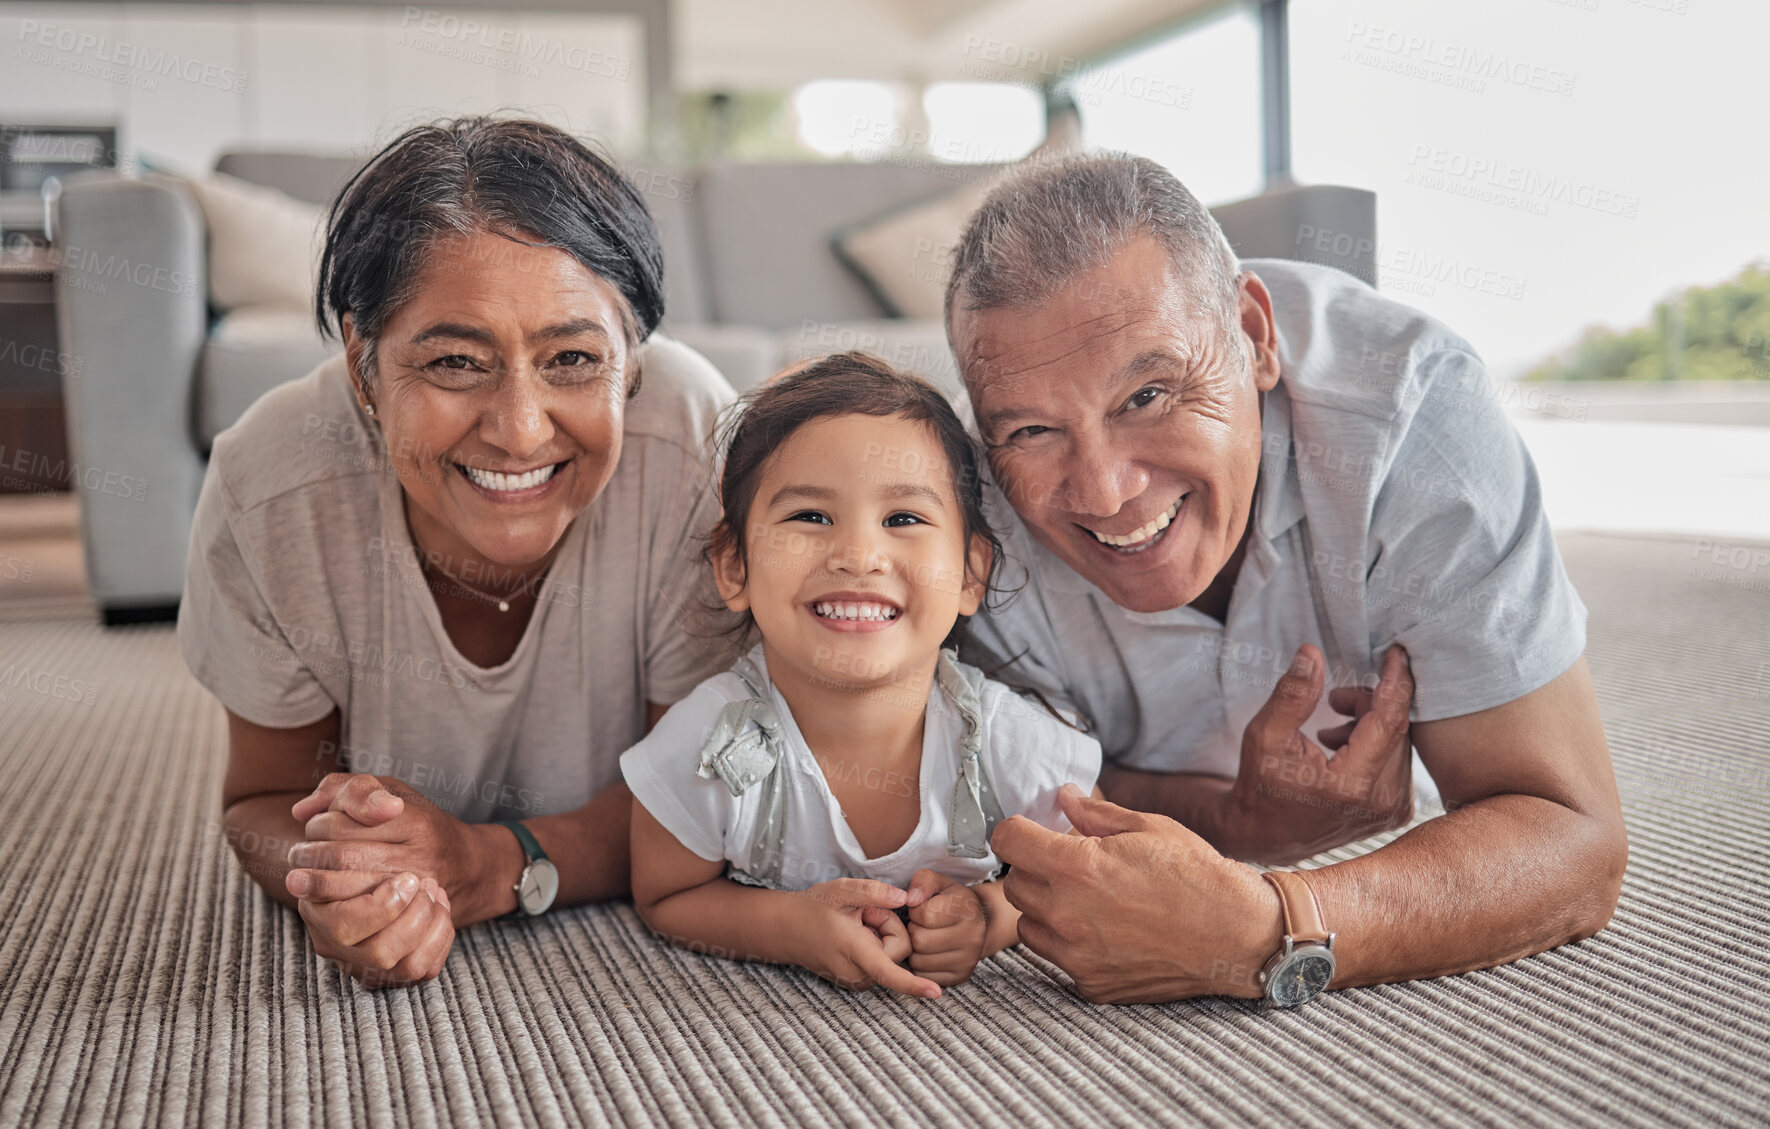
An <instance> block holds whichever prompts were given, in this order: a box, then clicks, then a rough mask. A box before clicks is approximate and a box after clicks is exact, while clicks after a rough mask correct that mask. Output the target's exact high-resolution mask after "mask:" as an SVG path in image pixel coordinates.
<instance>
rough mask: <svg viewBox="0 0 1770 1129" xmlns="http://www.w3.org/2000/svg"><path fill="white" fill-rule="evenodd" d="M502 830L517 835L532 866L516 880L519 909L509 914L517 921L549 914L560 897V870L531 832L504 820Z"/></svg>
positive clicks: (499, 821) (514, 821) (517, 839)
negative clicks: (522, 915) (519, 916)
mask: <svg viewBox="0 0 1770 1129" xmlns="http://www.w3.org/2000/svg"><path fill="white" fill-rule="evenodd" d="M497 822H498V825H499V826H500V827H508V828H510V830H511V831H512V832H513V833H515V835H516V841H517V842H518V843H521V844H522V853H523V854H524V855H526V856H528V860H529V862H528V865H527V866H525V867H523V868H522V877H521V878H518V879H517V880H516V887H515V889H516V908H515V909H513V910H511V911H510V912H509V913H507V914H505V915H504V916H505V917H515V916H517V915H518V914H526V915H528V916H529V917H534V916H536V915H538V914H543V913H546V912H547V908H548V907H549V906H551V905H552V904H553V899H554V898H555V897H556V896H557V895H558V894H559V868H558V867H556V866H554V865H553V862H552V860H550V859H549V858H548V857H547V852H546V851H543V850H542V849H541V844H540V843H538V842H536V841H535V837H534V835H533V834H532V833H530V831H529V829H528V828H526V827H524V826H523V825H522V824H521V823H518V822H517V821H516V820H514V819H500V820H498V821H497Z"/></svg>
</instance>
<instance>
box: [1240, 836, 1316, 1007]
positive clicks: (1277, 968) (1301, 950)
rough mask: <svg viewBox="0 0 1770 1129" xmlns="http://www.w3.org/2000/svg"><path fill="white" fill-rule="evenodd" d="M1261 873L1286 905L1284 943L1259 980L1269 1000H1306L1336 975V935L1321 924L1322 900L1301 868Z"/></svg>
mask: <svg viewBox="0 0 1770 1129" xmlns="http://www.w3.org/2000/svg"><path fill="white" fill-rule="evenodd" d="M1260 877H1262V878H1264V879H1266V881H1268V882H1270V883H1272V888H1273V889H1275V890H1277V891H1278V901H1279V904H1280V905H1281V906H1282V907H1283V909H1284V944H1283V945H1282V946H1280V948H1279V950H1278V952H1276V953H1273V954H1272V959H1271V960H1269V961H1267V962H1266V967H1264V968H1262V969H1261V970H1260V973H1259V978H1258V980H1257V981H1256V982H1257V983H1258V984H1259V985H1260V987H1261V988H1263V989H1265V992H1266V1002H1267V1003H1269V1004H1273V1005H1275V1006H1277V1007H1296V1006H1297V1005H1298V1004H1306V1003H1308V1002H1309V1001H1310V1000H1313V999H1314V998H1315V997H1317V996H1319V995H1321V993H1322V992H1323V991H1325V990H1326V989H1327V986H1328V983H1329V982H1330V981H1332V980H1333V978H1334V935H1333V934H1332V933H1329V932H1328V929H1327V926H1326V925H1324V924H1322V920H1321V903H1320V902H1318V901H1316V900H1315V891H1314V890H1313V889H1311V888H1310V886H1309V882H1308V880H1307V879H1305V878H1304V877H1303V875H1302V874H1301V873H1300V872H1298V871H1295V870H1268V871H1266V872H1265V873H1264V874H1262V875H1260Z"/></svg>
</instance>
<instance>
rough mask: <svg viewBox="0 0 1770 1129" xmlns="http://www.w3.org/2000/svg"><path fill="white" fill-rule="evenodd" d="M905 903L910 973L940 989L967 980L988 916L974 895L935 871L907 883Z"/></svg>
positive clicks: (980, 955) (977, 958)
mask: <svg viewBox="0 0 1770 1129" xmlns="http://www.w3.org/2000/svg"><path fill="white" fill-rule="evenodd" d="M918 897H920V898H921V899H923V900H921V901H920V903H919V904H918V901H917V899H918ZM909 904H910V905H911V907H912V908H911V909H910V949H911V952H910V970H911V971H913V972H918V973H920V974H921V975H923V976H926V977H927V978H928V979H930V980H932V981H934V982H935V983H936V984H939V985H940V986H941V987H943V988H950V987H952V986H953V985H954V984H962V983H964V982H965V981H966V980H969V979H970V978H971V970H972V969H974V968H976V967H977V962H978V961H980V960H982V959H983V950H984V942H985V940H986V937H987V934H988V932H989V913H988V911H987V910H986V909H985V907H984V904H983V899H982V898H980V897H978V895H977V891H976V890H973V889H972V888H971V887H969V886H967V885H965V884H964V883H963V882H960V881H958V880H957V879H955V878H950V877H948V876H947V875H944V874H941V873H939V872H938V871H933V870H918V871H916V874H915V877H913V878H911V879H910V903H909Z"/></svg>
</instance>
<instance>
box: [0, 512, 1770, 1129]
mask: <svg viewBox="0 0 1770 1129" xmlns="http://www.w3.org/2000/svg"><path fill="white" fill-rule="evenodd" d="M1693 548H1694V546H1693V544H1692V543H1691V542H1676V541H1665V542H1651V541H1639V540H1637V541H1624V540H1609V539H1603V538H1597V537H1589V536H1587V537H1571V538H1568V539H1566V540H1565V542H1564V549H1565V551H1566V554H1567V558H1568V562H1569V567H1570V568H1571V570H1572V571H1573V573H1574V576H1575V579H1576V580H1577V582H1578V583H1579V585H1580V588H1581V591H1582V592H1583V593H1584V595H1585V598H1586V600H1587V602H1588V604H1589V605H1590V606H1591V608H1592V625H1591V661H1592V666H1593V669H1594V672H1595V674H1596V677H1597V680H1598V684H1599V687H1600V689H1601V691H1602V697H1603V706H1604V711H1605V717H1606V721H1607V724H1608V726H1609V731H1610V736H1611V743H1612V748H1613V750H1614V752H1615V756H1616V760H1617V764H1618V772H1619V776H1620V779H1621V783H1622V788H1623V795H1624V801H1625V804H1626V806H1627V812H1628V817H1629V822H1630V827H1631V829H1632V832H1633V837H1634V838H1633V842H1634V853H1633V859H1632V863H1631V866H1630V873H1629V877H1628V880H1627V883H1626V885H1625V887H1624V890H1623V896H1622V903H1621V906H1620V908H1619V909H1618V911H1617V914H1616V919H1615V921H1614V923H1613V924H1612V925H1611V927H1610V928H1609V929H1608V930H1606V931H1605V932H1604V933H1602V934H1601V935H1599V936H1598V937H1597V938H1594V939H1593V940H1591V941H1587V942H1584V943H1582V944H1579V945H1574V946H1569V947H1566V948H1563V949H1559V950H1556V951H1554V952H1550V953H1547V954H1544V955H1542V956H1539V957H1536V958H1533V959H1530V960H1526V961H1521V962H1519V963H1517V964H1514V965H1511V966H1508V967H1505V968H1500V969H1495V970H1491V971H1487V972H1480V973H1474V974H1470V975H1466V976H1459V977H1452V978H1448V979H1443V980H1438V981H1432V982H1425V983H1416V984H1407V985H1391V986H1385V987H1380V988H1370V989H1355V990H1349V991H1341V992H1334V993H1330V994H1329V995H1328V996H1327V997H1324V999H1323V1000H1322V1001H1320V1002H1319V1003H1317V1004H1316V1005H1314V1006H1312V1007H1309V1008H1307V1009H1304V1010H1301V1011H1297V1012H1281V1013H1271V1012H1267V1011H1264V1010H1261V1009H1259V1008H1256V1007H1251V1006H1244V1005H1243V1004H1241V1003H1238V1002H1225V1001H1216V1000H1206V1001H1199V1002H1192V1003H1183V1004H1175V1005H1170V1006H1164V1007H1138V1008H1109V1007H1093V1006H1089V1005H1087V1004H1083V1003H1080V1002H1078V1001H1077V1000H1076V999H1075V997H1073V996H1072V995H1071V994H1070V993H1069V991H1068V990H1067V988H1066V987H1065V986H1064V984H1063V983H1062V981H1061V977H1060V975H1057V976H1054V975H1053V970H1052V969H1050V968H1049V967H1048V966H1046V965H1044V964H1043V963H1042V962H1040V961H1038V960H1037V959H1036V958H1033V957H1031V956H1030V955H1028V954H1026V953H1025V951H1024V950H1020V949H1015V950H1010V951H1009V952H1008V953H1006V954H1004V955H1002V956H1000V957H998V958H996V959H994V960H992V961H990V962H988V963H987V964H986V965H985V966H984V967H983V968H981V969H980V970H979V972H978V974H977V976H976V978H975V979H974V980H973V981H972V983H971V984H969V985H967V986H965V987H962V988H959V989H956V990H954V991H952V992H950V993H949V994H948V996H947V997H946V998H945V999H943V1000H941V1001H938V1002H936V1003H932V1004H930V1003H926V1002H912V1001H907V1000H902V999H898V998H894V997H889V996H885V995H883V994H874V995H870V996H855V995H850V994H848V993H844V992H841V991H838V990H836V989H833V988H830V987H828V986H826V985H824V984H823V983H822V982H820V981H818V980H816V979H815V978H813V977H811V976H810V975H808V974H802V973H799V972H796V971H792V970H788V969H780V968H763V967H756V966H749V965H739V964H733V963H727V962H724V961H720V960H715V959H709V958H703V957H698V956H694V955H692V954H689V953H686V952H683V951H681V950H679V949H673V948H669V947H666V946H664V945H661V944H659V943H658V942H656V941H654V940H653V939H652V938H651V937H650V936H649V935H648V934H647V933H646V931H645V930H644V928H643V927H642V926H641V924H640V923H639V921H638V919H637V918H636V917H635V916H634V914H633V912H632V910H631V909H630V908H629V907H627V906H625V905H621V906H613V907H603V908H587V909H577V910H568V911H564V912H560V913H557V914H554V915H552V916H550V917H549V918H547V919H545V920H542V921H540V922H539V923H527V922H524V923H493V924H490V925H487V926H481V927H477V928H474V929H471V930H468V931H467V932H466V933H464V934H463V935H462V936H461V937H460V938H459V940H458V941H457V944H456V947H455V950H454V952H453V954H452V955H451V956H450V958H449V964H448V969H447V972H446V973H445V974H444V976H443V977H442V978H441V979H440V980H438V981H436V982H434V983H431V984H427V985H424V986H423V987H420V988H416V989H408V990H401V991H392V992H383V993H371V992H366V991H361V990H358V989H357V988H355V987H354V986H353V985H352V984H351V982H349V981H348V980H347V979H345V978H343V977H342V976H340V975H339V974H338V973H336V972H335V971H334V970H333V969H332V967H331V966H329V965H328V964H326V963H325V962H323V961H320V960H318V959H317V958H316V957H315V956H314V955H313V953H312V951H311V949H310V948H309V946H308V944H307V941H306V939H305V936H304V934H303V931H302V928H301V924H300V921H299V919H298V918H297V917H296V915H295V914H294V913H292V912H290V911H287V910H284V909H282V908H280V907H279V906H277V905H276V904H275V903H273V902H271V901H270V900H269V898H267V897H265V896H264V895H262V894H261V893H259V892H258V890H257V889H256V887H254V886H253V885H252V884H251V883H250V882H249V881H248V880H247V879H246V877H245V875H244V874H243V873H242V871H241V870H240V868H239V866H238V864H237V863H235V861H234V860H233V858H232V856H231V854H230V853H229V852H228V850H227V847H226V844H225V842H224V841H223V840H222V838H221V836H220V835H219V833H218V829H217V824H216V819H215V816H216V808H217V803H216V796H217V792H218V789H219V784H220V769H221V762H222V755H223V727H222V717H221V711H220V709H219V707H218V706H217V705H216V704H215V703H214V702H213V701H212V700H210V699H209V698H208V696H207V695H206V694H205V693H204V692H203V691H202V690H201V689H200V688H199V687H198V686H197V685H196V684H195V683H194V682H192V681H191V679H190V678H189V677H188V676H187V675H186V673H185V671H184V668H183V665H182V663H181V662H180V661H179V657H178V653H177V648H176V646H175V644H174V640H173V637H172V634H171V631H170V630H169V629H167V628H164V627H154V628H130V629H123V630H116V631H110V632H103V631H101V630H100V629H99V628H98V627H96V626H95V625H94V624H93V623H92V622H91V621H90V620H89V619H88V618H84V617H79V616H71V615H70V613H69V612H68V611H66V610H65V609H64V610H58V609H56V608H54V607H38V608H36V609H34V610H33V609H31V608H29V607H27V606H24V605H14V606H12V607H9V608H7V609H5V610H0V617H3V621H0V780H4V782H5V783H4V784H3V785H0V788H3V789H4V790H3V792H0V1126H12V1125H19V1124H25V1125H39V1124H41V1125H113V1124H121V1125H137V1124H143V1123H151V1124H161V1125H184V1124H229V1125H234V1124H238V1125H254V1126H257V1125H293V1126H364V1125H367V1126H384V1125H470V1124H475V1123H480V1122H495V1123H498V1124H506V1125H518V1124H538V1125H549V1126H575V1125H598V1126H600V1125H651V1124H697V1123H704V1124H715V1125H781V1126H791V1125H815V1124H830V1123H843V1124H862V1125H894V1126H921V1125H928V1124H933V1125H941V1126H948V1125H953V1126H957V1125H977V1124H988V1125H1013V1126H1020V1125H1038V1126H1044V1125H1049V1126H1069V1125H1122V1126H1142V1125H1152V1124H1157V1125H1308V1126H1342V1125H1360V1124H1407V1125H1496V1126H1512V1125H1594V1126H1607V1127H1608V1126H1618V1125H1643V1126H1645V1125H1687V1126H1700V1127H1705V1129H1706V1127H1709V1126H1716V1125H1754V1124H1756V1125H1762V1124H1764V1123H1765V1121H1766V1110H1767V1107H1770V1105H1767V1104H1770V1077H1767V1074H1770V1067H1767V1066H1766V1062H1767V1061H1770V1050H1767V1046H1770V993H1767V991H1766V985H1767V983H1770V960H1767V959H1766V955H1765V954H1766V951H1767V949H1766V936H1767V934H1770V904H1767V903H1770V897H1767V894H1770V890H1767V889H1766V881H1765V879H1764V877H1763V874H1764V866H1765V859H1766V853H1767V848H1770V736H1767V734H1770V569H1761V570H1758V571H1756V572H1754V571H1752V570H1751V569H1750V568H1749V566H1739V567H1734V566H1733V565H1731V564H1727V563H1723V564H1721V565H1719V566H1716V565H1714V564H1712V563H1711V564H1706V565H1705V564H1704V563H1703V562H1701V561H1698V560H1696V559H1694V558H1693V556H1692V553H1693ZM1366 846H1367V847H1368V845H1366ZM1350 853H1353V852H1352V851H1351V850H1350V849H1349V850H1347V851H1343V852H1337V853H1336V854H1335V855H1334V856H1329V857H1340V856H1343V855H1346V854H1350Z"/></svg>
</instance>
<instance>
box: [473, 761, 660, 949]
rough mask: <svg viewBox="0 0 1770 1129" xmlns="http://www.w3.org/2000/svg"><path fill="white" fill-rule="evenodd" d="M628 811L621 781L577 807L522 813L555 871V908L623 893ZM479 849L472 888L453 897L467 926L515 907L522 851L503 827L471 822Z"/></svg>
mask: <svg viewBox="0 0 1770 1129" xmlns="http://www.w3.org/2000/svg"><path fill="white" fill-rule="evenodd" d="M632 816H633V793H631V792H629V791H628V790H627V785H626V784H625V783H624V782H622V781H619V780H617V781H615V783H613V784H611V785H609V786H608V787H607V788H604V789H603V790H602V791H601V792H599V793H597V795H596V796H595V797H594V798H592V799H591V801H590V802H589V803H587V804H585V805H584V806H583V807H580V808H575V809H573V810H572V811H568V812H560V813H559V814H558V815H541V816H533V817H530V818H526V819H524V820H523V821H522V823H523V826H525V827H527V828H528V829H529V833H530V834H532V835H534V837H535V840H536V841H537V842H538V843H540V844H541V849H542V850H543V851H546V852H547V857H548V859H549V860H551V861H552V863H553V865H554V866H555V867H556V868H557V869H558V871H559V895H558V897H557V898H555V899H554V903H553V904H554V905H555V906H556V907H563V906H575V905H582V904H584V903H585V902H606V901H609V900H611V899H614V898H623V897H626V896H627V891H628V888H629V883H630V881H631V877H632V875H631V872H630V870H629V863H628V853H627V851H628V843H627V835H628V827H629V824H630V823H631V821H632ZM473 831H474V840H473V841H474V842H475V843H476V844H477V847H476V849H477V850H478V852H479V860H480V861H479V864H478V865H477V866H476V867H475V868H474V869H475V870H476V872H477V873H478V874H479V876H480V878H479V881H478V882H476V883H475V884H474V885H475V888H474V889H473V890H471V891H466V892H465V893H466V894H467V895H468V896H466V897H459V898H458V897H456V892H455V891H452V890H451V891H450V892H449V894H450V897H451V898H453V899H455V903H456V904H455V914H454V917H455V924H456V926H458V927H459V926H466V925H472V924H474V923H476V922H480V921H485V920H487V919H489V918H494V917H501V916H503V915H504V914H506V913H509V912H510V911H511V910H513V909H515V908H516V883H517V882H518V880H520V879H521V877H522V870H523V867H524V866H526V865H528V859H527V856H525V855H524V854H523V851H522V846H521V844H520V843H518V842H517V839H516V836H515V835H514V834H513V833H512V832H511V831H510V829H509V828H507V827H500V826H498V825H496V824H490V823H483V824H475V825H473Z"/></svg>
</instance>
